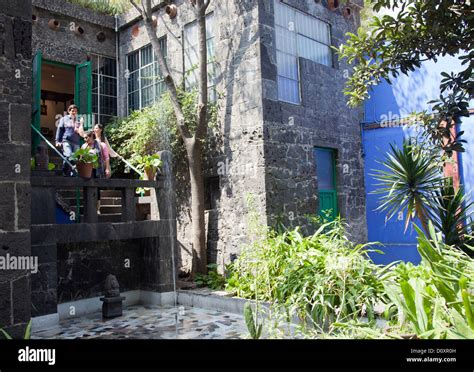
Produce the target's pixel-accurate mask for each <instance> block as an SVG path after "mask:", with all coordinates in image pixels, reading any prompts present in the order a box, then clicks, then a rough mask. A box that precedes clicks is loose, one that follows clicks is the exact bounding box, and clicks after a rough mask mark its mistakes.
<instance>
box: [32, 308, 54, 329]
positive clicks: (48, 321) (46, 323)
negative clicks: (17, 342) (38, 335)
mask: <svg viewBox="0 0 474 372" xmlns="http://www.w3.org/2000/svg"><path fill="white" fill-rule="evenodd" d="M58 325H59V313H54V314H48V315H42V316H37V317H34V318H31V332H38V331H44V330H46V329H49V328H52V327H56V326H58Z"/></svg>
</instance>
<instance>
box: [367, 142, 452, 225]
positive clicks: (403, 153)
mask: <svg viewBox="0 0 474 372" xmlns="http://www.w3.org/2000/svg"><path fill="white" fill-rule="evenodd" d="M390 147H391V153H388V154H387V158H386V160H385V161H383V162H382V164H383V165H384V166H385V168H386V169H385V170H378V169H377V170H375V172H376V173H375V174H373V176H374V177H375V179H376V180H377V181H380V183H379V184H377V186H380V188H379V189H378V190H376V191H374V193H376V194H383V195H382V197H381V198H380V200H381V204H380V205H379V207H378V208H377V209H376V210H379V211H388V215H387V216H388V218H389V219H390V218H392V217H393V215H395V214H396V213H397V212H399V211H405V210H406V212H407V213H406V219H405V231H406V229H407V228H408V225H409V223H410V221H412V220H413V219H414V218H415V217H418V218H419V220H420V222H421V224H422V226H423V229H424V230H425V231H426V232H428V219H429V218H430V215H431V213H432V212H431V210H432V205H433V195H434V193H435V192H436V191H437V190H439V188H440V186H441V185H442V182H443V177H442V175H441V172H440V169H439V167H438V165H437V162H436V159H435V158H434V157H433V156H432V155H428V154H427V153H426V152H424V151H423V150H422V149H421V148H420V147H419V145H415V144H413V143H412V142H411V140H405V141H404V142H403V146H402V149H398V148H397V147H395V146H392V145H390Z"/></svg>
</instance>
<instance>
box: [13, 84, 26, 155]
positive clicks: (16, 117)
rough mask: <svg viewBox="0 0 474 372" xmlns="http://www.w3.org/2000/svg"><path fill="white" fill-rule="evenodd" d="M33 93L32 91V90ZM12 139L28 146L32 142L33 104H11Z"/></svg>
mask: <svg viewBox="0 0 474 372" xmlns="http://www.w3.org/2000/svg"><path fill="white" fill-rule="evenodd" d="M30 94H31V92H30ZM10 118H11V128H10V129H11V139H12V141H15V142H21V143H24V144H26V145H28V146H30V144H31V129H30V122H31V105H30V104H27V105H22V104H11V105H10Z"/></svg>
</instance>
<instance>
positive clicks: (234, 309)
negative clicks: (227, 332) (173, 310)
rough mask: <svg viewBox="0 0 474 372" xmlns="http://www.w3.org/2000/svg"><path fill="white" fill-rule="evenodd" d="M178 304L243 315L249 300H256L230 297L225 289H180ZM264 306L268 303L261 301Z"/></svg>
mask: <svg viewBox="0 0 474 372" xmlns="http://www.w3.org/2000/svg"><path fill="white" fill-rule="evenodd" d="M177 292H178V304H180V305H184V306H190V307H198V308H201V309H208V310H218V311H223V312H226V313H232V314H238V315H242V314H243V313H244V305H245V304H246V303H247V302H251V303H253V302H255V301H253V300H247V299H244V298H237V297H229V296H228V295H226V294H225V292H223V291H210V290H205V289H204V290H201V289H198V290H179V291H177ZM261 304H262V305H263V306H266V305H267V304H264V303H261Z"/></svg>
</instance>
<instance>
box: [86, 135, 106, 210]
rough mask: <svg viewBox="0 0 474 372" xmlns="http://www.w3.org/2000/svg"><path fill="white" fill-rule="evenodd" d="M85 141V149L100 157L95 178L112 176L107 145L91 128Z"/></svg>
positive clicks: (94, 172) (98, 204) (98, 190)
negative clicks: (96, 136) (99, 140)
mask: <svg viewBox="0 0 474 372" xmlns="http://www.w3.org/2000/svg"><path fill="white" fill-rule="evenodd" d="M84 141H85V143H84V144H83V145H82V148H83V149H88V150H89V152H91V153H94V154H96V155H97V157H98V163H99V166H98V167H97V168H96V169H94V171H93V174H92V177H93V178H110V175H111V173H110V159H109V151H108V149H107V145H106V144H105V143H104V142H98V141H96V138H95V134H94V132H93V131H92V130H89V131H87V132H86V133H85V135H84ZM97 213H98V214H100V188H98V189H97Z"/></svg>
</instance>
